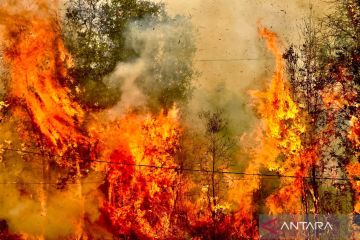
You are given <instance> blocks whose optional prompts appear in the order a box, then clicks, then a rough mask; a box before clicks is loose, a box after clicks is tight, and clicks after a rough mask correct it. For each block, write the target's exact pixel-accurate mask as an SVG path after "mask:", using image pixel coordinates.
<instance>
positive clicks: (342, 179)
mask: <svg viewBox="0 0 360 240" xmlns="http://www.w3.org/2000/svg"><path fill="white" fill-rule="evenodd" d="M0 150H4V151H14V152H21V153H25V154H35V155H40V156H44V154H43V153H41V152H35V151H29V150H21V149H13V148H0ZM49 156H54V157H60V158H63V159H65V158H64V156H61V155H58V154H53V153H49ZM91 162H99V163H106V164H113V165H122V166H135V167H147V168H155V169H165V170H174V171H183V172H201V173H215V174H232V175H243V176H253V177H257V176H260V177H273V178H295V179H296V178H301V179H316V180H339V181H351V180H353V181H360V179H350V178H335V177H309V176H295V175H280V174H266V173H246V172H236V171H218V170H216V171H212V170H205V169H193V168H181V167H167V166H157V165H150V164H135V163H122V162H113V161H104V160H91Z"/></svg>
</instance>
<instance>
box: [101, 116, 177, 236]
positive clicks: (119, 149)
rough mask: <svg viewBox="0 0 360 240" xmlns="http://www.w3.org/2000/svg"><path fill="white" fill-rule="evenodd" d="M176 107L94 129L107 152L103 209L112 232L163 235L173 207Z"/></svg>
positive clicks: (166, 230)
mask: <svg viewBox="0 0 360 240" xmlns="http://www.w3.org/2000/svg"><path fill="white" fill-rule="evenodd" d="M176 112H177V110H176V109H173V110H172V111H170V112H169V113H167V114H164V113H161V114H160V115H159V116H155V117H152V116H147V117H141V116H137V115H128V116H125V117H123V118H122V119H119V120H117V121H115V122H113V123H111V124H109V125H106V126H103V129H102V130H101V131H100V132H99V134H100V135H99V136H100V139H102V140H103V143H104V144H105V148H106V149H112V150H111V151H108V152H107V154H108V158H109V161H110V162H112V163H113V164H110V165H108V168H107V178H106V179H107V184H108V191H107V193H108V196H107V201H106V202H105V205H104V212H105V213H106V214H107V215H108V216H109V218H110V220H111V225H112V227H113V229H114V230H115V231H116V232H117V233H118V234H126V235H131V234H135V235H136V236H142V237H144V238H146V239H154V238H163V237H165V236H167V235H168V231H169V229H170V215H171V211H172V209H173V207H174V193H175V192H174V187H175V186H174V184H175V180H176V176H177V173H176V171H174V169H173V168H175V167H176V166H177V165H176V164H175V159H174V157H175V153H176V152H177V150H178V148H179V140H180V134H181V128H180V126H179V123H178V120H177V114H176Z"/></svg>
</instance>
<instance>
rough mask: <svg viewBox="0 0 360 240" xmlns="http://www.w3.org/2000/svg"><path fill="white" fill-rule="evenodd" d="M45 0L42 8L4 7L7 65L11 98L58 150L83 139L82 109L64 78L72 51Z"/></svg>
mask: <svg viewBox="0 0 360 240" xmlns="http://www.w3.org/2000/svg"><path fill="white" fill-rule="evenodd" d="M40 3H41V5H39V6H41V14H39V13H38V14H35V13H34V12H31V11H26V10H24V11H22V12H20V13H14V12H11V7H9V8H5V7H2V8H1V10H0V16H1V24H2V25H3V26H4V29H3V31H2V34H3V38H4V42H5V49H4V58H5V62H6V63H7V64H8V66H9V73H10V78H11V81H10V84H9V95H8V98H9V102H11V103H12V104H13V105H19V106H21V107H22V109H23V110H24V111H25V112H26V113H27V114H28V115H29V116H30V117H31V119H32V121H33V123H34V126H35V127H36V128H37V129H38V130H39V131H40V132H41V134H42V135H43V136H44V138H45V139H46V142H47V143H48V144H49V145H50V146H52V147H54V148H55V149H56V150H57V151H58V152H59V153H61V152H63V151H64V150H66V148H67V147H68V145H69V144H76V143H78V142H81V141H83V134H82V133H81V129H80V125H81V123H82V121H83V117H84V112H83V110H82V109H81V107H80V106H79V104H77V103H76V102H74V101H73V100H72V97H71V94H70V90H69V89H68V88H67V87H66V83H69V82H72V81H73V80H72V79H71V78H70V77H69V75H68V73H67V68H68V67H70V66H71V64H72V63H71V57H70V55H69V54H68V53H67V51H66V50H65V48H64V45H63V42H62V39H61V35H60V29H59V26H58V20H57V19H56V18H54V17H53V14H51V13H50V11H51V10H50V9H49V6H48V5H47V4H46V3H44V2H42V1H39V4H40Z"/></svg>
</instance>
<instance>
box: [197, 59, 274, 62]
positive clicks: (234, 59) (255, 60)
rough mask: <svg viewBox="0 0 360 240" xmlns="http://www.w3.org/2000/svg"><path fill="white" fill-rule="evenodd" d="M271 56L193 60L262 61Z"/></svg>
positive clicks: (198, 60)
mask: <svg viewBox="0 0 360 240" xmlns="http://www.w3.org/2000/svg"><path fill="white" fill-rule="evenodd" d="M271 59H273V58H219V59H216V58H215V59H195V60H194V62H240V61H262V60H271Z"/></svg>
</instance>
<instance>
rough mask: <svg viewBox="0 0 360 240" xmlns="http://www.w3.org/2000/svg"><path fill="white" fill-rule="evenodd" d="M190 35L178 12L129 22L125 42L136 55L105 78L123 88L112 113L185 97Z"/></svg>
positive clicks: (110, 84) (164, 105) (191, 45)
mask: <svg viewBox="0 0 360 240" xmlns="http://www.w3.org/2000/svg"><path fill="white" fill-rule="evenodd" d="M192 36H193V32H192V27H191V23H190V21H189V19H188V18H184V17H180V16H176V17H174V18H168V17H162V18H161V19H150V18H146V19H144V20H140V21H134V22H131V23H129V25H128V29H127V31H126V33H125V38H126V46H127V48H129V49H132V50H133V51H135V52H136V54H137V55H138V58H137V59H135V60H132V61H131V62H127V63H123V62H120V63H119V64H118V66H117V67H116V69H115V70H114V71H113V72H112V73H111V74H109V76H108V77H106V78H105V80H104V82H105V83H107V85H108V87H109V88H112V89H120V90H121V92H122V97H121V100H120V101H119V103H118V104H117V105H116V106H115V107H114V108H113V109H111V110H110V113H111V114H112V116H117V115H121V114H122V113H123V112H124V111H126V110H127V109H130V108H134V107H135V108H136V107H139V106H144V107H148V108H150V109H151V110H159V109H161V108H170V107H172V105H173V104H174V103H175V102H178V101H180V102H181V101H184V100H186V99H187V97H188V96H189V94H190V81H191V80H192V79H191V76H192V74H193V70H192V58H193V54H194V51H195V47H194V43H193V37H192Z"/></svg>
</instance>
